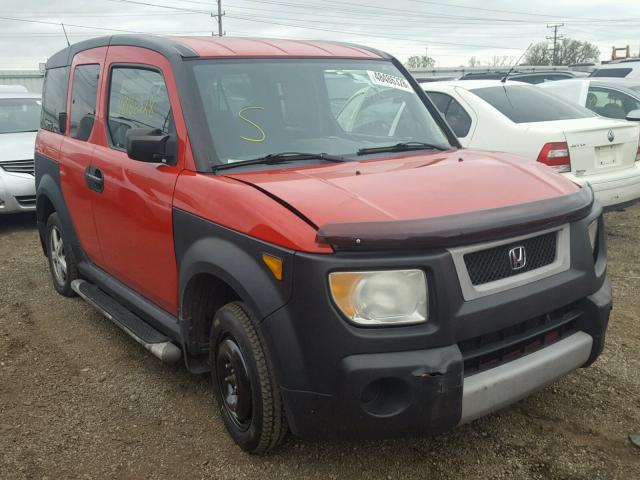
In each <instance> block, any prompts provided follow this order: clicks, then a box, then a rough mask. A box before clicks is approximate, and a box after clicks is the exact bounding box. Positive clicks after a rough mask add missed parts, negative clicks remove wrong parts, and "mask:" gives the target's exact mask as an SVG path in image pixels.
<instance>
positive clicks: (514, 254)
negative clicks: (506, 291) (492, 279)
mask: <svg viewBox="0 0 640 480" xmlns="http://www.w3.org/2000/svg"><path fill="white" fill-rule="evenodd" d="M509 264H510V265H511V270H520V269H522V268H524V266H525V265H526V264H527V251H526V250H525V249H524V247H523V246H519V247H514V248H512V249H511V250H509Z"/></svg>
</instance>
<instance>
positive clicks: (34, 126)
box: [0, 98, 41, 134]
mask: <svg viewBox="0 0 640 480" xmlns="http://www.w3.org/2000/svg"><path fill="white" fill-rule="evenodd" d="M40 103H41V102H40V100H39V99H37V98H0V134H2V133H20V132H35V131H37V130H38V127H39V126H40Z"/></svg>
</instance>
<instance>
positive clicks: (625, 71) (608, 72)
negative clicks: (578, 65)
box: [589, 68, 631, 78]
mask: <svg viewBox="0 0 640 480" xmlns="http://www.w3.org/2000/svg"><path fill="white" fill-rule="evenodd" d="M630 73H631V69H630V68H599V69H598V70H595V71H593V72H591V75H589V76H590V77H618V78H622V77H626V76H627V75H629V74H630Z"/></svg>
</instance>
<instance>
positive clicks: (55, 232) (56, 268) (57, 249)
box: [46, 213, 78, 297]
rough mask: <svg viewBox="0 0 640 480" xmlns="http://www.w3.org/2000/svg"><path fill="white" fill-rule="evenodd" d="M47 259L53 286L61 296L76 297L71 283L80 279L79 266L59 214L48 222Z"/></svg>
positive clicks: (53, 214)
mask: <svg viewBox="0 0 640 480" xmlns="http://www.w3.org/2000/svg"><path fill="white" fill-rule="evenodd" d="M46 240H47V242H46V246H47V258H48V259H49V270H50V272H51V279H52V280H53V286H54V288H55V289H56V291H57V292H58V293H59V294H60V295H64V296H65V297H74V296H76V293H75V292H74V291H73V290H72V289H71V282H72V281H74V280H75V279H77V278H78V264H77V262H76V258H75V256H74V255H73V249H72V248H71V246H70V245H69V244H68V243H67V242H66V237H65V235H64V231H63V230H62V223H61V222H60V217H58V214H57V213H52V214H51V215H50V216H49V219H48V220H47V239H46Z"/></svg>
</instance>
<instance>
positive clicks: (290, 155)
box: [213, 152, 345, 172]
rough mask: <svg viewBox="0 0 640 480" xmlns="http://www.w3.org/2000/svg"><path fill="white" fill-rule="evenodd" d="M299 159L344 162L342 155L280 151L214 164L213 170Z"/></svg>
mask: <svg viewBox="0 0 640 480" xmlns="http://www.w3.org/2000/svg"><path fill="white" fill-rule="evenodd" d="M299 160H323V161H325V162H334V163H340V162H344V161H345V159H344V157H338V156H335V155H329V154H328V153H302V152H282V153H270V154H269V155H265V156H264V157H258V158H254V159H252V160H244V161H241V162H233V163H225V164H223V165H216V166H215V167H213V171H214V172H217V171H218V170H226V169H228V168H235V167H242V166H245V165H260V164H265V165H276V164H278V163H287V162H297V161H299Z"/></svg>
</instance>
